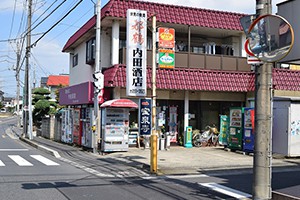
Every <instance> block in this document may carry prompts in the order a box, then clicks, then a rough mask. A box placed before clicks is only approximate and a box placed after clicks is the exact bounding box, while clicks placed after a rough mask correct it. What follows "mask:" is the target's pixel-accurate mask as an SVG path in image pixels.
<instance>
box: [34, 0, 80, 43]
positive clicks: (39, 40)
mask: <svg viewBox="0 0 300 200" xmlns="http://www.w3.org/2000/svg"><path fill="white" fill-rule="evenodd" d="M82 1H83V0H80V1H79V2H78V3H77V4H76V5H75V6H74V7H73V8H72V9H71V10H69V12H67V13H66V14H65V15H64V16H63V17H62V18H61V19H60V20H58V21H57V22H56V23H55V24H54V25H52V26H51V27H50V28H49V29H48V30H47V31H46V32H45V33H44V34H43V35H42V36H41V37H39V38H38V39H37V40H36V41H35V42H34V43H33V44H32V45H31V47H32V46H36V44H37V43H38V42H39V41H40V40H41V39H42V38H43V37H44V36H45V35H46V34H47V33H49V32H50V31H51V30H52V29H53V28H54V27H55V26H56V25H57V24H59V23H60V22H61V21H62V20H64V19H65V18H66V17H67V16H68V15H69V14H70V13H71V12H72V11H73V10H74V9H75V8H76V7H77V6H79V4H80V3H82Z"/></svg>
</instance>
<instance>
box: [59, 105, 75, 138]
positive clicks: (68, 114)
mask: <svg viewBox="0 0 300 200" xmlns="http://www.w3.org/2000/svg"><path fill="white" fill-rule="evenodd" d="M72 113H73V112H72V109H70V108H64V109H63V110H62V115H61V141H62V142H64V143H69V144H70V143H72V142H73V139H72V124H73V115H72Z"/></svg>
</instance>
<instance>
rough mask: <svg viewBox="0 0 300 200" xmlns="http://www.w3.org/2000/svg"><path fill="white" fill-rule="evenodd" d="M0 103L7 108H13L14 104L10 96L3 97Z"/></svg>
mask: <svg viewBox="0 0 300 200" xmlns="http://www.w3.org/2000/svg"><path fill="white" fill-rule="evenodd" d="M2 104H3V106H4V107H5V108H7V109H9V108H13V107H14V106H15V105H14V98H12V97H4V98H3V101H2Z"/></svg>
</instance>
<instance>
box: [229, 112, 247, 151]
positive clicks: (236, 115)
mask: <svg viewBox="0 0 300 200" xmlns="http://www.w3.org/2000/svg"><path fill="white" fill-rule="evenodd" d="M242 125H243V108H230V114H229V131H228V148H229V149H230V150H232V151H235V150H242V148H243V147H242V145H243V143H242V140H243V126H242Z"/></svg>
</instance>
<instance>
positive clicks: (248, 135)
mask: <svg viewBox="0 0 300 200" xmlns="http://www.w3.org/2000/svg"><path fill="white" fill-rule="evenodd" d="M253 123H254V108H244V123H243V151H244V152H245V153H252V152H253V151H254V130H253Z"/></svg>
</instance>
